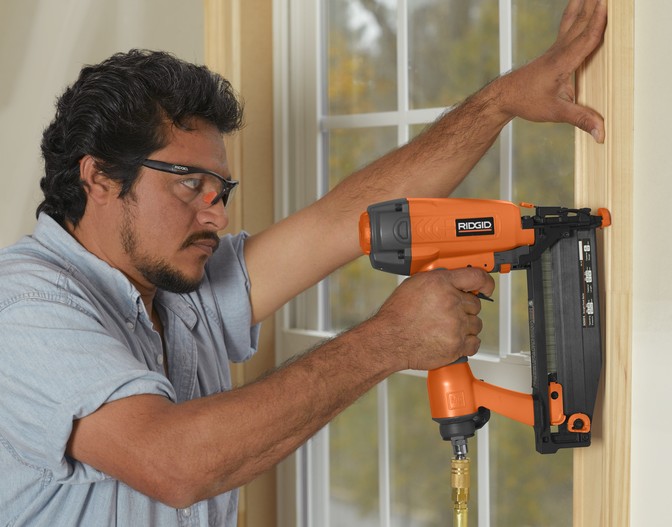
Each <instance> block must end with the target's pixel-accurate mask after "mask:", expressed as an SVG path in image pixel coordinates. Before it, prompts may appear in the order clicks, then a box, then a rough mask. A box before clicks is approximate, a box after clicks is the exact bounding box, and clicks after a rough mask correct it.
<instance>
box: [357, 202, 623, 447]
mask: <svg viewBox="0 0 672 527" xmlns="http://www.w3.org/2000/svg"><path fill="white" fill-rule="evenodd" d="M530 207H531V206H530ZM609 224H610V217H609V212H608V211H607V210H606V209H600V210H599V211H598V215H597V216H594V215H591V214H590V209H567V208H563V207H537V208H536V211H535V214H534V215H532V216H522V217H521V215H520V209H519V208H518V206H516V205H515V204H513V203H510V202H507V201H498V200H477V199H453V198H443V199H423V198H409V199H399V200H393V201H387V202H384V203H378V204H375V205H372V206H370V207H369V208H368V209H367V212H365V213H363V214H362V216H361V218H360V225H359V230H360V244H361V247H362V249H363V251H364V252H365V253H367V254H369V257H370V259H371V264H372V265H373V267H374V268H376V269H380V270H383V271H387V272H392V273H396V274H401V275H411V274H415V273H417V272H421V271H429V270H432V269H457V268H461V267H479V268H482V269H484V270H486V271H488V272H502V273H507V272H509V271H512V270H520V269H524V270H526V271H527V283H528V306H529V323H530V347H531V358H532V393H530V394H524V393H519V392H514V391H511V390H505V389H503V388H500V387H498V386H494V385H491V384H488V383H485V382H483V381H480V380H477V379H475V378H474V376H473V374H472V373H471V369H470V367H469V364H468V362H467V360H466V359H461V360H459V361H456V362H455V363H453V364H450V365H448V366H444V367H443V368H439V369H437V370H433V371H430V372H429V374H428V377H427V385H428V391H429V398H430V409H431V412H432V418H433V419H434V420H435V421H437V422H438V423H439V425H440V431H441V435H442V437H443V438H444V439H445V440H450V441H451V442H452V443H453V448H454V449H455V452H456V455H458V454H460V455H462V454H464V453H466V439H467V438H469V437H471V436H473V435H474V433H475V430H477V429H478V428H481V427H482V426H483V425H484V424H485V423H486V422H487V421H488V419H489V417H490V410H492V411H495V412H497V413H500V414H502V415H505V416H507V417H510V418H512V419H515V420H517V421H520V422H522V423H526V424H528V425H531V426H533V427H534V431H535V442H536V449H537V451H539V452H541V453H553V452H556V451H557V450H558V448H566V447H577V446H587V445H589V444H590V430H591V422H592V416H593V409H594V405H595V399H596V397H597V386H598V383H599V377H600V370H601V365H602V362H601V334H600V309H599V292H598V275H597V247H596V236H595V230H596V229H597V228H600V227H606V226H607V225H609Z"/></svg>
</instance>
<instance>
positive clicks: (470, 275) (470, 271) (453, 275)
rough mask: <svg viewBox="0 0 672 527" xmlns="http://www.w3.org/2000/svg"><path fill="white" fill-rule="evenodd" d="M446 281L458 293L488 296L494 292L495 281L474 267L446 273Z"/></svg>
mask: <svg viewBox="0 0 672 527" xmlns="http://www.w3.org/2000/svg"><path fill="white" fill-rule="evenodd" d="M446 276H447V279H448V280H450V283H451V284H452V285H453V287H455V288H456V289H459V290H460V291H476V292H479V291H480V292H481V293H483V294H484V295H486V296H490V295H491V294H492V292H493V291H494V290H495V281H494V280H493V279H492V276H490V275H489V274H488V273H486V272H485V271H483V270H482V269H477V268H475V267H465V268H462V269H455V270H454V271H448V274H447V275H446Z"/></svg>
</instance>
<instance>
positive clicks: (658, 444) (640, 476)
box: [630, 0, 672, 527]
mask: <svg viewBox="0 0 672 527" xmlns="http://www.w3.org/2000/svg"><path fill="white" fill-rule="evenodd" d="M670 28H672V2H670V1H669V0H654V1H651V0H648V1H646V2H635V150H634V159H635V163H634V164H635V167H634V196H633V199H634V215H633V216H634V224H633V229H634V231H633V238H634V248H633V309H632V312H633V333H632V336H633V347H632V458H631V459H632V487H631V490H632V496H631V509H630V510H631V522H630V525H632V527H638V526H640V525H646V526H651V527H658V526H667V525H672V507H670V503H669V499H670V497H669V489H670V484H669V475H670V473H671V472H672V455H670V452H669V446H668V441H669V439H670V437H672V419H670V415H669V411H668V405H669V402H670V393H669V386H670V382H671V381H670V376H671V374H672V281H671V280H670V270H669V264H670V262H672V237H671V236H670V229H671V227H670V225H671V223H670V217H669V213H670V208H671V202H670V198H671V197H672V91H670V86H672V58H671V57H670V52H669V34H670Z"/></svg>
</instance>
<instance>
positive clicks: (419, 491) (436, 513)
mask: <svg viewBox="0 0 672 527" xmlns="http://www.w3.org/2000/svg"><path fill="white" fill-rule="evenodd" d="M388 393H389V410H390V458H391V459H390V465H391V478H390V488H391V494H392V496H391V502H392V511H391V516H392V525H393V526H394V527H409V526H412V527H445V526H447V525H448V526H449V525H452V523H451V521H452V518H453V510H452V497H451V486H450V463H451V459H452V455H453V450H452V447H451V445H450V442H446V441H443V439H442V438H441V435H440V434H439V425H438V424H437V423H435V422H434V421H432V417H431V414H430V411H429V398H428V396H427V381H426V379H425V378H424V377H417V376H415V375H407V374H396V375H394V376H392V377H390V379H389V381H388ZM476 450H477V449H476V441H475V440H474V439H472V440H471V441H470V442H469V459H470V460H471V467H470V468H471V491H470V495H469V497H470V500H469V524H470V525H478V510H477V499H476V495H477V492H478V485H477V483H478V481H477V479H478V478H477V477H476V474H477V459H478V456H477V452H476Z"/></svg>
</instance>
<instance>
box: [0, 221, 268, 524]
mask: <svg viewBox="0 0 672 527" xmlns="http://www.w3.org/2000/svg"><path fill="white" fill-rule="evenodd" d="M245 238H246V235H245V234H244V233H242V234H239V235H237V236H225V237H224V238H222V241H221V244H220V247H219V249H218V250H217V251H216V252H215V254H214V255H213V256H212V258H211V259H210V261H209V262H208V264H207V267H206V276H205V279H204V281H203V283H202V284H201V286H200V287H199V289H198V290H197V291H195V292H194V293H191V294H188V295H177V294H171V293H166V292H164V291H159V292H158V293H157V296H156V299H155V305H156V306H157V309H158V310H159V313H160V315H161V319H162V322H163V325H164V338H165V345H166V349H167V350H168V353H167V356H168V372H169V375H170V378H166V376H165V374H164V365H163V346H162V343H161V339H160V337H159V335H158V334H157V333H156V332H155V331H154V330H153V327H152V323H151V321H150V320H149V317H148V316H147V312H146V310H145V308H144V305H143V303H142V300H141V298H140V295H139V293H138V291H137V290H136V289H135V288H134V287H133V285H132V284H131V283H130V282H129V281H128V279H127V278H126V277H125V276H124V275H123V274H122V273H121V272H120V271H118V270H116V269H114V268H112V267H110V266H109V265H108V264H106V263H105V262H103V261H102V260H100V259H98V258H97V257H96V256H94V255H93V254H91V253H89V252H88V251H87V250H86V249H84V248H83V247H82V246H81V245H80V244H79V243H78V242H77V241H76V240H75V239H74V238H73V237H72V236H70V234H68V233H67V232H66V231H65V230H64V229H62V228H61V227H60V226H59V225H58V224H57V223H56V222H55V221H53V220H52V219H51V218H50V217H49V216H46V215H44V214H42V215H41V216H40V217H39V220H38V224H37V227H36V229H35V232H34V234H33V236H27V237H25V238H23V239H22V240H21V241H19V242H18V243H17V244H15V245H13V246H11V247H8V248H6V249H3V250H1V251H0V525H2V526H9V525H11V526H13V527H19V526H24V525H25V526H28V525H30V526H31V527H36V526H47V525H48V526H61V525H62V526H70V525H73V526H74V525H83V526H89V525H92V526H94V525H95V526H96V527H101V526H108V525H120V526H136V525H137V526H150V525H152V526H160V527H170V526H192V525H193V526H206V525H227V526H234V525H235V524H236V514H237V512H236V509H237V492H235V491H234V492H228V493H225V494H222V495H221V496H218V497H216V498H214V499H211V500H207V501H203V502H200V503H197V504H195V505H193V506H192V507H189V508H188V509H183V510H176V509H173V508H171V507H168V506H166V505H164V504H162V503H159V502H157V501H156V500H153V499H151V498H148V497H147V496H144V495H143V494H140V493H139V492H137V491H135V490H133V489H131V488H130V487H128V486H126V485H125V484H124V483H122V482H120V481H118V480H115V479H112V478H111V477H109V476H107V475H106V474H103V473H102V472H100V471H98V470H96V469H94V468H93V467H91V466H88V465H86V464H83V463H80V462H77V461H75V460H73V459H71V458H69V457H68V456H66V454H65V449H66V445H67V442H68V439H69V437H70V433H71V430H72V423H73V420H76V419H79V418H82V417H85V416H87V415H89V414H91V413H92V412H95V411H96V410H97V409H98V408H99V407H100V406H101V405H102V404H105V403H107V402H111V401H114V400H117V399H121V398H124V397H128V396H132V395H137V394H158V395H162V396H164V397H167V398H169V399H170V400H172V401H174V402H177V403H179V402H183V401H187V400H190V399H194V398H197V397H202V396H206V395H209V394H212V393H217V392H221V391H223V390H228V389H230V387H231V381H230V373H229V361H230V360H231V361H236V362H238V361H243V360H246V359H247V358H249V357H250V356H251V355H252V354H253V353H254V352H255V350H256V347H257V341H258V332H259V327H258V326H251V307H250V302H249V279H248V275H247V271H246V267H245V262H244V259H243V245H244V241H245Z"/></svg>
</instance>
